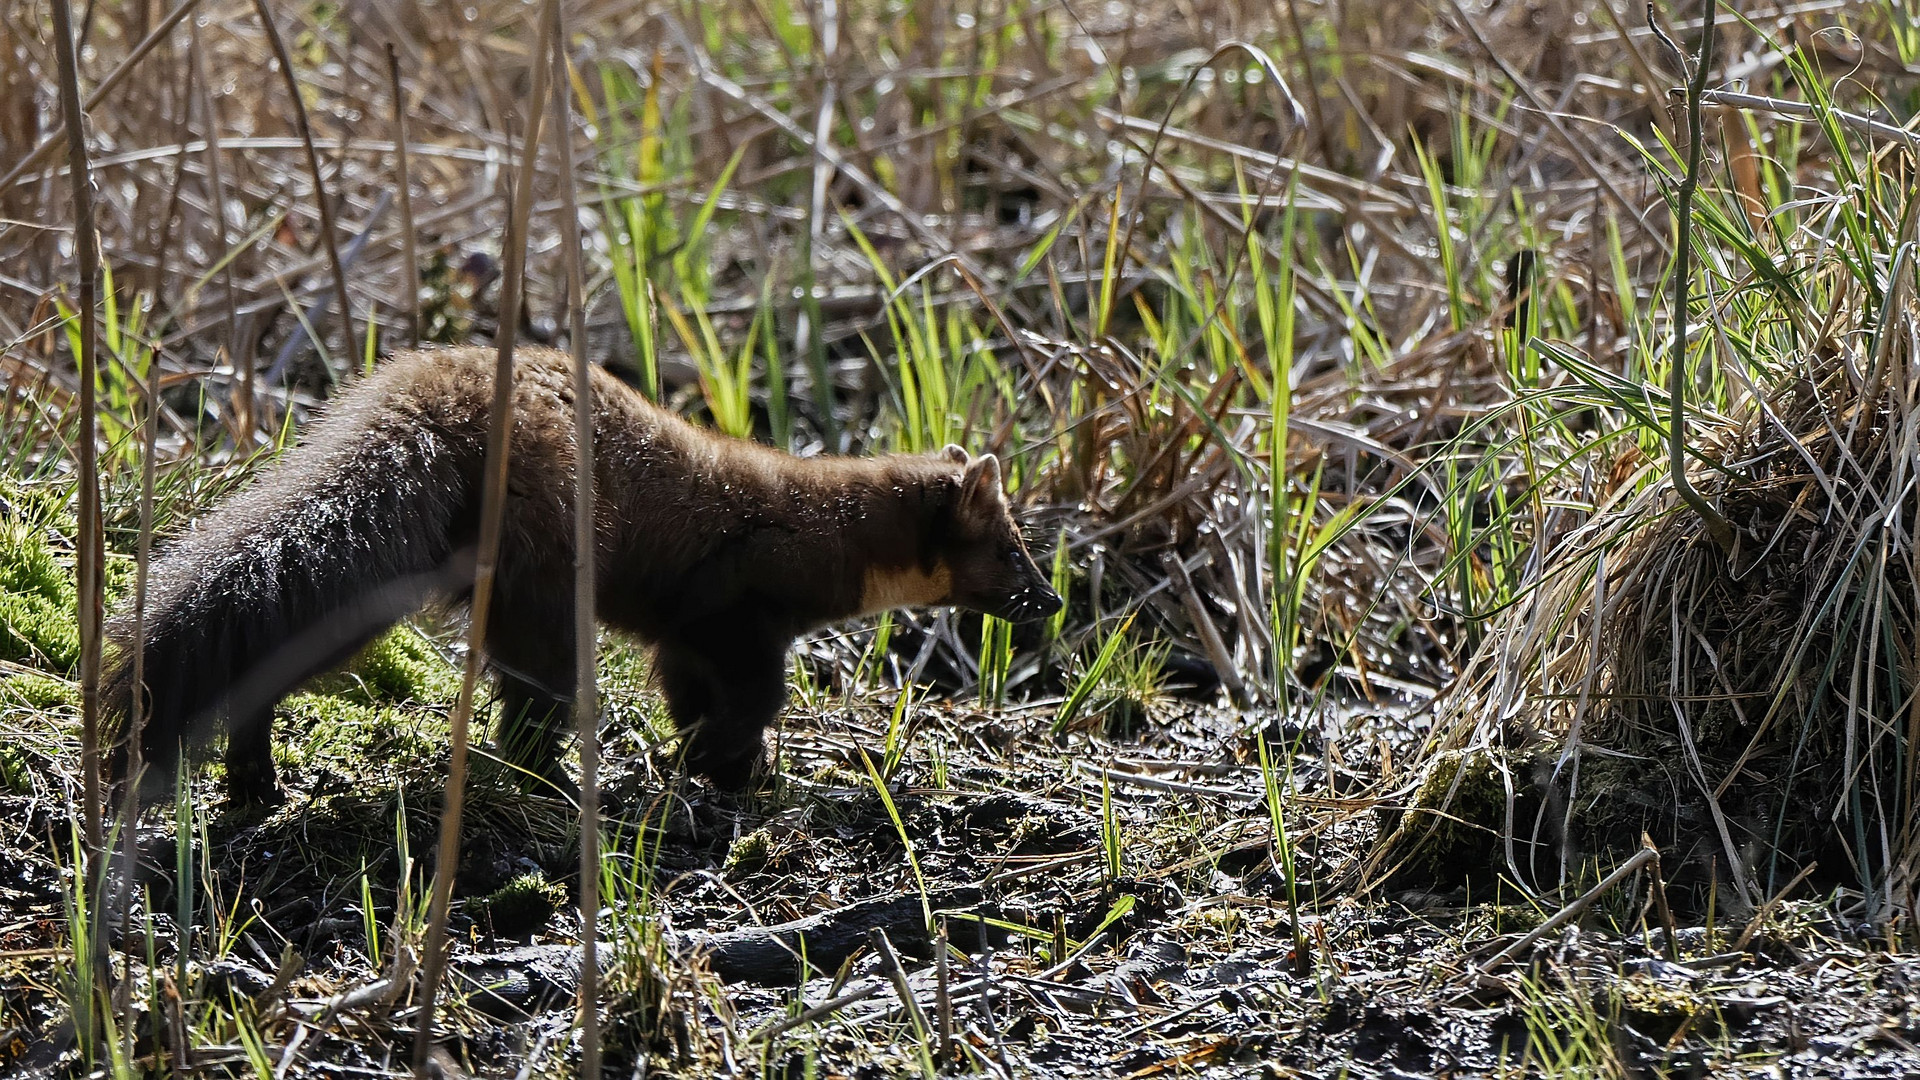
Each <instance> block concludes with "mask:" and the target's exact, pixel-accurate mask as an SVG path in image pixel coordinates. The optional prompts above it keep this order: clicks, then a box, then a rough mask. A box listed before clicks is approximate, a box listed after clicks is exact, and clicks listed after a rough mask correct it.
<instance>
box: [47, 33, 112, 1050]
mask: <svg viewBox="0 0 1920 1080" xmlns="http://www.w3.org/2000/svg"><path fill="white" fill-rule="evenodd" d="M53 32H54V37H55V39H56V40H55V42H54V51H55V53H56V55H57V56H58V59H59V66H60V111H61V113H62V115H63V116H64V118H65V122H66V134H67V173H68V178H69V179H70V180H71V181H72V185H73V248H74V262H75V264H76V269H77V271H78V273H79V278H80V282H79V296H78V298H77V302H76V303H75V305H74V307H75V312H76V314H75V317H76V318H77V319H79V320H80V355H79V357H78V360H79V367H80V400H79V409H80V416H79V421H80V422H79V425H78V427H79V432H78V434H77V435H76V436H75V441H76V442H78V443H79V444H80V445H79V471H80V476H79V481H80V520H79V532H80V536H79V540H78V547H79V551H78V552H77V553H76V555H75V562H76V563H77V568H76V575H75V576H76V577H77V579H78V581H77V590H76V591H77V592H78V601H79V609H80V610H79V612H78V622H79V630H80V723H81V728H80V731H81V734H80V738H81V743H80V746H81V750H80V774H81V775H80V784H81V792H82V795H81V806H82V810H81V814H82V822H83V825H82V828H83V829H84V830H85V833H84V835H85V838H86V847H87V859H86V863H87V864H86V867H85V869H84V871H83V872H84V874H85V879H84V880H85V881H87V882H88V883H89V884H88V885H87V888H86V892H87V894H88V895H89V896H91V897H92V898H93V910H91V911H90V912H88V913H87V918H88V919H89V920H90V921H91V924H92V926H91V931H92V932H91V933H89V934H88V935H87V940H88V941H89V942H91V943H92V947H93V955H90V956H75V957H74V963H75V964H77V965H95V966H96V967H97V968H98V969H100V970H102V971H104V969H105V964H104V963H101V962H100V960H101V954H100V952H99V948H100V942H101V934H100V915H101V913H102V912H103V911H104V910H105V908H106V907H107V905H106V904H105V903H103V902H102V899H103V898H102V897H101V894H100V890H99V888H98V886H99V883H100V882H101V880H102V877H101V875H102V872H103V870H104V868H105V867H106V864H107V859H106V852H104V851H103V850H101V841H100V624H101V617H102V585H103V579H102V576H101V575H102V570H103V566H102V564H103V563H104V562H105V559H106V551H105V546H104V541H103V538H102V535H101V528H100V460H99V447H98V445H97V443H96V435H95V429H94V423H95V421H94V391H95V386H94V383H95V380H96V378H97V375H96V372H97V368H98V363H99V341H98V338H99V329H98V326H97V325H96V323H95V322H94V319H95V317H96V315H97V314H98V311H97V309H98V307H99V297H98V295H97V294H98V292H99V280H98V279H99V276H100V239H99V236H98V235H97V234H96V233H95V232H94V231H93V223H94V216H93V215H94V209H93V175H92V172H91V170H90V169H89V168H88V164H87V130H86V123H87V119H86V111H85V109H84V107H83V106H82V105H81V104H80V64H79V60H78V58H77V57H76V56H75V54H74V44H73V11H72V9H71V8H70V7H69V6H68V3H67V0H54V2H53ZM76 933H77V931H76ZM78 985H80V986H83V987H95V986H98V985H99V983H98V982H97V981H96V980H93V979H81V980H78ZM81 1010H84V1015H77V1016H75V1017H74V1022H75V1026H76V1027H77V1028H78V1032H79V1036H80V1042H81V1045H82V1046H84V1047H87V1048H89V1051H90V1052H89V1055H88V1056H89V1058H91V1056H92V1055H91V1049H92V1048H93V1047H94V1045H95V1043H94V1040H95V1039H96V1038H97V1037H98V1035H99V1030H100V1023H99V1017H98V1016H97V1015H96V1013H95V1001H94V1000H93V999H89V1000H87V1001H86V1002H85V1004H84V1005H83V1006H81V1009H79V1010H76V1012H79V1011H81Z"/></svg>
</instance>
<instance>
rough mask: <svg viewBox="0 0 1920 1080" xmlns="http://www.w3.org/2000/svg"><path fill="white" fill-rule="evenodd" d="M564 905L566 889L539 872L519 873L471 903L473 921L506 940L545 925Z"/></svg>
mask: <svg viewBox="0 0 1920 1080" xmlns="http://www.w3.org/2000/svg"><path fill="white" fill-rule="evenodd" d="M566 904H567V890H566V887H565V886H563V885H560V884H557V883H555V882H551V881H548V880H547V879H546V877H545V876H544V875H542V874H539V873H527V874H522V875H520V876H519V877H517V878H514V879H513V880H512V881H509V882H507V883H506V884H505V885H502V886H500V887H499V888H498V889H495V890H494V891H493V892H492V893H489V894H488V895H487V896H485V897H482V898H481V899H479V900H476V901H473V902H472V908H473V915H474V917H475V919H476V920H478V921H480V922H483V923H485V924H486V925H488V926H490V927H491V928H492V929H493V932H494V934H495V935H497V936H499V937H505V938H523V937H527V936H529V935H531V934H533V933H534V932H535V931H537V930H539V929H540V928H542V927H544V926H546V925H547V920H548V919H551V918H553V915H554V913H555V912H557V911H559V910H560V909H561V908H562V907H565V906H566Z"/></svg>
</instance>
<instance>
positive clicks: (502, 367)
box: [413, 0, 584, 1074]
mask: <svg viewBox="0 0 1920 1080" xmlns="http://www.w3.org/2000/svg"><path fill="white" fill-rule="evenodd" d="M548 2H549V3H553V2H554V0H548ZM536 18H538V20H539V29H538V33H537V41H536V46H535V49H534V53H533V57H534V61H533V88H532V92H531V93H530V94H529V95H528V102H527V114H526V115H527V132H526V140H525V142H526V145H525V146H524V147H523V149H522V152H521V156H520V170H519V174H518V176H517V177H516V179H515V181H514V185H513V188H512V190H511V191H510V192H509V197H510V199H511V200H512V205H511V207H510V209H509V213H508V218H507V238H506V246H505V250H504V251H503V252H502V259H503V261H504V262H505V264H506V265H505V267H504V270H503V274H502V277H501V282H500V311H501V313H502V314H501V318H500V326H499V329H498V330H497V331H496V333H495V335H494V344H495V346H496V347H497V348H498V350H499V359H498V361H497V362H496V363H495V365H494V372H493V403H492V406H491V408H490V409H489V410H488V415H487V458H486V461H487V464H486V479H485V482H484V487H483V489H482V491H481V496H480V538H479V544H478V550H477V551H476V553H475V556H474V567H473V600H472V601H471V603H470V604H469V622H468V629H467V660H466V667H465V670H464V671H462V673H461V677H460V696H459V697H458V698H457V699H455V701H454V706H453V715H452V717H451V718H450V720H449V729H450V730H449V731H448V734H447V741H448V743H449V752H448V758H449V760H448V763H447V794H446V799H445V801H444V806H443V808H442V810H441V812H440V844H439V850H438V854H437V856H436V861H435V862H434V867H433V894H432V896H431V897H430V898H429V900H428V903H427V933H426V948H425V951H424V955H423V957H422V960H421V990H420V1019H419V1024H418V1028H417V1031H416V1034H415V1038H414V1043H413V1070H414V1072H415V1073H416V1074H424V1072H425V1070H426V1067H427V1056H428V1052H429V1051H430V1050H431V1049H432V1047H433V1015H434V1006H435V1005H436V1004H437V1001H436V999H437V998H438V996H439V991H440V981H441V978H442V977H443V976H444V975H445V974H446V966H447V957H446V952H447V909H448V906H449V905H450V904H451V902H452V900H453V879H454V874H455V873H456V872H457V871H458V869H459V866H460V815H461V810H462V809H463V807H464V805H465V801H466V786H467V743H468V728H469V726H470V725H471V723H472V721H473V699H474V691H475V688H476V686H477V684H478V683H479V681H480V668H481V665H482V664H483V663H484V662H485V660H484V658H485V656H486V642H487V617H488V615H489V614H490V613H491V612H492V609H493V579H494V574H495V571H496V569H497V568H498V564H499V558H500V535H501V532H502V531H503V528H502V526H503V520H504V518H505V510H506V501H507V454H508V451H509V449H510V448H511V437H512V434H513V347H514V343H515V338H516V336H517V334H518V332H519V328H520V320H519V318H518V317H517V313H518V312H519V310H520V293H521V285H522V280H523V278H524V276H525V272H526V262H527V224H528V216H529V214H530V212H531V211H532V208H533V198H534V195H533V181H534V172H535V168H536V166H537V165H538V164H539V159H540V126H541V121H542V119H543V118H544V117H545V116H546V111H547V110H546V106H547V102H546V98H547V79H548V75H549V70H548V69H549V67H550V66H551V60H552V53H551V35H552V28H553V21H552V19H551V18H545V17H539V16H536ZM583 977H584V976H583Z"/></svg>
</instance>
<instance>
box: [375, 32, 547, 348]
mask: <svg viewBox="0 0 1920 1080" xmlns="http://www.w3.org/2000/svg"><path fill="white" fill-rule="evenodd" d="M387 82H388V83H389V84H390V85H391V86H392V88H393V150H394V155H395V157H396V158H397V159H398V160H396V161H395V162H394V167H395V169H396V170H397V171H398V172H399V174H400V175H399V176H398V177H396V178H395V186H396V187H397V188H398V189H399V191H400V261H401V262H402V263H404V264H405V265H404V266H403V267H402V273H401V281H402V282H404V283H405V285H406V289H407V331H408V335H409V344H412V345H415V346H417V345H419V344H420V329H421V328H420V253H419V250H418V249H417V248H416V247H415V243H416V241H415V239H414V235H413V190H412V186H411V185H412V183H413V166H412V164H411V163H410V162H409V161H408V160H407V92H406V89H405V88H404V87H403V86H402V85H401V82H400V50H399V49H397V48H395V47H394V44H393V42H391V41H389V42H387ZM563 175H566V176H572V175H573V170H572V168H571V167H569V168H568V169H567V170H566V172H565V173H564V174H563Z"/></svg>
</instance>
